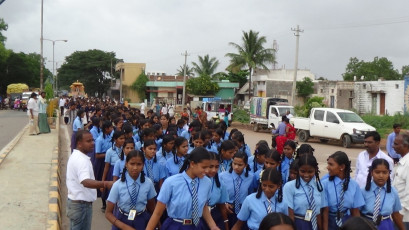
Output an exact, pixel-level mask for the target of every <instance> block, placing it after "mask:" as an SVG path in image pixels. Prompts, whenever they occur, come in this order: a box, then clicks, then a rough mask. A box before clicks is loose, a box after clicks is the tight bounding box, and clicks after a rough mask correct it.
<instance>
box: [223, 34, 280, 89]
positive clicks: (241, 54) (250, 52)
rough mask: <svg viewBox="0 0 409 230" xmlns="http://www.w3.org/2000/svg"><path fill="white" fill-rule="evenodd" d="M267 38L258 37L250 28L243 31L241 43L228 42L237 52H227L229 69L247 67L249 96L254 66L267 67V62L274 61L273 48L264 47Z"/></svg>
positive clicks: (235, 70)
mask: <svg viewBox="0 0 409 230" xmlns="http://www.w3.org/2000/svg"><path fill="white" fill-rule="evenodd" d="M265 43H267V39H266V37H264V36H260V37H259V32H255V31H252V30H250V31H249V32H244V31H243V37H242V44H241V45H239V44H236V43H233V42H230V43H229V44H230V45H231V46H233V47H234V48H236V49H237V53H227V54H226V56H227V57H229V58H230V65H229V66H228V67H227V69H228V70H229V71H232V72H238V71H239V70H242V69H243V68H244V69H248V71H249V80H248V81H249V97H251V96H252V88H251V84H252V81H251V76H252V73H253V70H254V68H263V69H268V68H267V66H266V65H267V64H273V63H275V54H274V49H268V48H267V49H266V48H264V44H265Z"/></svg>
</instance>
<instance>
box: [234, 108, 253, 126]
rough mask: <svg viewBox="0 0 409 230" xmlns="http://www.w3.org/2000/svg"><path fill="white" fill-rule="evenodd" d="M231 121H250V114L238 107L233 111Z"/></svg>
mask: <svg viewBox="0 0 409 230" xmlns="http://www.w3.org/2000/svg"><path fill="white" fill-rule="evenodd" d="M233 121H238V122H240V123H249V122H250V115H249V114H248V113H247V111H246V110H243V109H238V110H235V111H234V115H233Z"/></svg>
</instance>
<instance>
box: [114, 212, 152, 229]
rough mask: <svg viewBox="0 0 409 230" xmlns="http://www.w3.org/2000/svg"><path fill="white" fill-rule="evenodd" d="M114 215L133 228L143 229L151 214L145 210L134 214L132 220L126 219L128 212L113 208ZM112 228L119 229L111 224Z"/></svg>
mask: <svg viewBox="0 0 409 230" xmlns="http://www.w3.org/2000/svg"><path fill="white" fill-rule="evenodd" d="M114 215H115V217H116V218H117V219H118V220H120V221H122V222H123V223H125V224H127V225H129V226H131V227H133V228H135V229H145V228H146V225H147V224H148V222H149V219H150V218H151V215H150V214H149V213H148V212H147V211H146V210H145V211H144V212H142V213H140V214H139V215H137V216H135V219H134V220H128V213H124V212H122V211H121V210H119V208H115V210H114ZM112 230H120V229H119V228H117V227H116V226H114V225H112Z"/></svg>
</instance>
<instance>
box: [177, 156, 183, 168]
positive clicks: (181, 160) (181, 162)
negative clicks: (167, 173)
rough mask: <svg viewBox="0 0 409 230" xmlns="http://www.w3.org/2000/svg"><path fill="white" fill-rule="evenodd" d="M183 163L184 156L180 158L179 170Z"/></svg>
mask: <svg viewBox="0 0 409 230" xmlns="http://www.w3.org/2000/svg"><path fill="white" fill-rule="evenodd" d="M182 165H183V157H181V158H178V166H179V170H180V169H181V168H182Z"/></svg>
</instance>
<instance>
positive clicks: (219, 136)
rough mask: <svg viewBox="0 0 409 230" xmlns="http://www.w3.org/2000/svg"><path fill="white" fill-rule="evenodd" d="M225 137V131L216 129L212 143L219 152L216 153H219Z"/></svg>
mask: <svg viewBox="0 0 409 230" xmlns="http://www.w3.org/2000/svg"><path fill="white" fill-rule="evenodd" d="M223 135H224V133H223V130H222V129H220V128H218V129H216V130H215V131H214V132H213V136H212V140H211V143H212V146H213V149H216V150H217V151H216V153H217V152H218V150H219V148H220V146H221V145H222V142H223Z"/></svg>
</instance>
